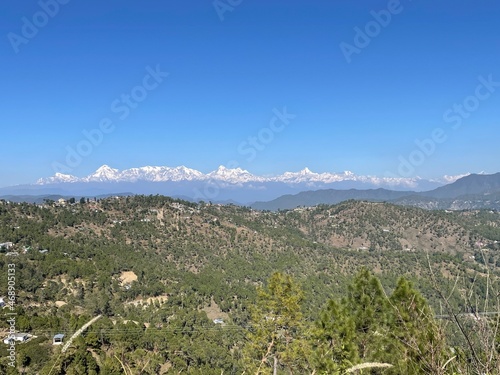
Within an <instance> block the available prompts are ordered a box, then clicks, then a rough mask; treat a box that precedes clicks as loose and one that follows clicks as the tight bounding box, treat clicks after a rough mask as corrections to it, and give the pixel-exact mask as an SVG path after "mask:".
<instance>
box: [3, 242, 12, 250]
mask: <svg viewBox="0 0 500 375" xmlns="http://www.w3.org/2000/svg"><path fill="white" fill-rule="evenodd" d="M12 246H14V243H13V242H2V243H0V249H1V248H4V249H5V250H9V249H10V248H11V247H12Z"/></svg>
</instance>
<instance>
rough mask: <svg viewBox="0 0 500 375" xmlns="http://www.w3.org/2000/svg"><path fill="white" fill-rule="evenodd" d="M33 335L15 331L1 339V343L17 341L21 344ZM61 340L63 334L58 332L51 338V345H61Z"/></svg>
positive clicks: (6, 343) (7, 343)
mask: <svg viewBox="0 0 500 375" xmlns="http://www.w3.org/2000/svg"><path fill="white" fill-rule="evenodd" d="M33 337H36V336H33V335H30V334H29V333H22V332H16V333H14V334H11V335H9V336H7V337H6V338H5V339H3V343H4V344H5V345H12V344H17V343H19V344H22V343H24V342H27V341H29V340H30V339H32V338H33ZM63 341H64V335H63V334H62V333H58V334H57V335H54V337H53V338H52V345H62V344H63Z"/></svg>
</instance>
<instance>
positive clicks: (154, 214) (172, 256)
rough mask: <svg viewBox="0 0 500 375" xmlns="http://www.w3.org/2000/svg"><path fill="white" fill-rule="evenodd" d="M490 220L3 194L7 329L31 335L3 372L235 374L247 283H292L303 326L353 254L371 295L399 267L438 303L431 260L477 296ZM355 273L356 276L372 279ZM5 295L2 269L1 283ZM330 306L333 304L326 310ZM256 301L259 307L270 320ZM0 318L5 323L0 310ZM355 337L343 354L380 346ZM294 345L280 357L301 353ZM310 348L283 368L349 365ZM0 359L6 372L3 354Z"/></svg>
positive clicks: (334, 296)
mask: <svg viewBox="0 0 500 375" xmlns="http://www.w3.org/2000/svg"><path fill="white" fill-rule="evenodd" d="M499 224H500V215H499V214H498V213H497V212H493V211H463V212H446V211H425V210H421V209H418V208H412V207H402V206H395V205H391V204H385V203H370V202H360V201H347V202H344V203H341V204H338V205H334V206H327V205H322V206H317V207H313V208H303V209H295V210H289V211H282V212H262V211H255V210H252V209H250V208H246V207H238V206H233V205H226V206H223V205H212V204H208V203H203V202H201V203H199V204H196V203H190V202H186V201H180V200H174V199H171V198H168V197H163V196H135V197H113V198H106V199H101V200H97V201H93V200H85V199H82V200H80V201H79V200H78V199H77V200H76V201H75V200H72V203H69V202H66V203H62V202H61V203H56V202H52V201H50V202H47V203H46V204H43V205H32V204H25V203H22V204H17V203H8V202H5V201H2V202H1V203H0V243H3V246H2V247H1V248H0V268H1V269H2V272H3V273H2V274H4V275H7V268H8V267H9V264H14V265H15V269H16V293H17V300H16V305H15V309H16V312H17V313H18V319H17V322H16V324H17V330H18V331H20V332H27V333H29V334H30V335H34V336H36V337H33V338H32V339H30V341H29V342H27V343H23V344H19V345H17V350H18V361H21V362H20V363H18V364H17V370H16V371H21V370H22V369H23V368H26V369H28V370H27V371H28V373H37V371H38V372H40V373H41V374H47V373H49V371H50V369H51V368H52V367H53V368H54V369H56V370H53V372H52V374H54V373H58V374H63V373H71V374H80V373H81V374H84V373H89V374H90V373H96V374H97V373H106V374H115V373H116V374H119V373H125V372H123V371H125V370H123V368H126V367H127V366H130V367H131V368H132V369H134V371H133V372H132V373H141V372H140V370H141V369H142V371H143V372H142V373H144V374H155V373H179V372H185V373H200V374H211V373H213V374H220V373H221V372H222V371H224V373H234V374H241V373H242V372H243V371H244V370H245V368H249V369H251V368H253V367H252V366H253V365H252V363H259V360H262V357H261V358H260V359H258V360H256V361H257V362H252V359H251V358H252V356H251V355H249V354H248V351H249V350H250V349H249V347H248V345H249V342H250V343H253V344H255V345H257V344H256V343H257V342H260V341H259V340H261V339H262V340H264V341H265V339H263V338H262V337H260V336H259V331H258V330H256V328H255V322H256V317H255V311H254V307H255V306H258V304H259V303H262V301H264V300H265V298H271V297H269V295H268V297H265V293H264V294H262V293H263V292H262V291H261V293H258V292H257V290H258V287H260V286H264V287H265V288H270V287H271V286H272V285H274V284H275V287H276V289H272V288H271V289H267V292H268V293H270V295H271V296H272V295H274V294H273V293H275V292H276V291H277V290H281V289H280V288H281V286H282V284H283V285H289V287H291V285H294V288H295V287H297V288H299V289H300V293H299V292H297V293H298V294H297V295H300V294H301V293H303V303H301V304H299V301H297V304H298V305H297V308H298V309H299V310H298V313H300V314H299V315H294V317H295V318H294V319H295V320H294V322H295V323H294V324H295V325H297V327H298V326H301V327H302V326H304V327H305V328H304V329H306V330H307V332H309V333H308V334H307V335H309V334H311V335H312V333H311V332H312V331H311V330H313V329H312V327H315V326H316V325H317V322H318V320H321V319H326V318H325V317H324V312H325V311H329V313H328V314H330V315H331V316H332V317H334V316H335V314H336V312H335V311H333V310H331V309H335V308H337V307H335V308H334V307H332V306H333V305H331V306H330V305H328V303H330V302H328V301H330V300H331V301H335V300H340V298H341V297H345V296H348V293H349V292H348V291H349V290H351V289H350V288H349V287H348V286H349V285H350V283H351V281H352V280H353V279H352V278H353V276H354V275H355V274H356V273H357V272H359V271H360V270H361V269H362V267H366V269H368V270H371V271H372V272H373V273H375V274H376V275H377V278H378V280H380V281H381V283H382V284H381V287H383V288H384V293H382V294H381V296H382V295H385V294H387V295H390V294H391V293H393V292H395V291H397V290H398V289H397V285H398V278H399V277H401V276H405V277H406V278H407V279H408V280H411V281H412V282H413V284H414V286H415V287H416V288H417V289H419V290H420V291H421V292H422V294H423V295H424V297H425V298H427V300H428V301H429V302H430V304H431V306H433V307H434V309H435V310H436V311H437V310H438V309H441V307H442V303H441V302H442V301H440V296H439V293H438V292H437V291H436V289H435V288H434V287H433V285H434V286H435V284H433V282H432V278H431V277H430V272H431V271H430V268H429V265H430V267H431V268H432V270H433V271H434V272H435V280H434V281H435V283H438V284H439V285H440V286H442V287H443V288H445V289H446V288H447V285H448V284H449V285H454V284H453V283H454V282H456V279H455V276H459V277H460V280H462V281H464V282H468V280H469V279H470V278H472V279H474V280H475V282H474V284H473V287H472V291H474V292H475V293H477V295H476V296H477V300H478V301H482V300H483V297H484V296H485V294H486V293H485V288H488V285H490V286H491V284H487V283H486V279H485V277H486V275H487V274H488V272H489V274H490V275H491V277H493V275H496V273H497V265H498V266H500V257H499V256H498V255H497V253H498V243H497V242H496V241H499V240H500V226H499ZM10 243H12V244H10ZM275 272H280V274H278V276H276V274H275ZM363 272H364V271H362V272H361V274H360V275H364V276H359V277H361V278H363V277H364V278H365V279H366V280H368V279H370V278H372V277H373V276H371V275H370V274H367V273H363ZM273 275H274V276H273ZM283 275H285V276H283ZM270 277H271V280H270V279H269V278H270ZM272 277H274V279H272ZM4 279H5V278H4ZM268 280H270V281H269V282H268ZM272 280H274V281H272ZM271 281H272V282H271ZM358 281H359V280H358ZM462 281H461V282H462ZM273 282H274V284H273ZM359 282H361V281H359ZM287 283H288V284H287ZM280 285H281V286H280ZM460 285H461V284H460ZM465 287H466V286H465V284H464V286H463V288H465ZM463 288H462V286H460V287H456V288H455V289H454V292H453V293H451V295H452V298H451V299H450V300H449V302H450V306H451V307H453V308H456V309H457V311H462V312H463V311H468V310H470V306H468V305H467V303H464V302H463V301H462V299H461V294H460V293H461V291H462V290H464V289H463ZM285 289H286V288H285ZM299 289H297V290H299ZM379 292H380V291H379ZM379 292H377V293H379ZM448 292H449V291H448ZM7 295H8V290H7V284H6V283H5V282H4V281H3V280H2V282H1V283H0V296H4V297H6V296H7ZM380 298H382V297H380ZM259 301H260V302H259ZM332 303H333V302H332ZM353 303H354V302H353ZM384 303H385V302H384ZM422 303H424V302H422ZM327 305H328V306H330V308H331V309H330V310H324V309H325V308H326V307H325V306H327ZM339 306H340V305H339ZM440 306H441V307H440ZM351 307H352V306H351ZM358 307H359V306H358ZM338 308H339V309H340V307H338ZM352 308H353V309H354V308H355V307H352ZM467 309H468V310H467ZM339 311H340V310H339ZM439 312H442V311H441V310H440V311H439ZM97 314H103V316H104V317H103V318H102V319H100V320H99V321H98V322H96V323H95V324H94V325H93V326H92V327H90V328H89V330H88V332H87V333H86V334H84V335H83V337H81V338H80V339H78V340H76V341H75V342H74V343H73V344H72V347H71V348H70V350H69V351H68V354H66V355H64V356H62V357H58V356H59V352H60V348H59V347H57V346H52V345H51V340H52V336H53V335H54V334H56V333H64V334H66V335H67V336H68V337H69V335H71V334H72V333H73V332H75V331H76V330H77V329H78V328H79V327H81V326H82V325H83V324H84V323H85V322H86V321H88V320H90V319H91V318H92V317H94V316H96V315H97ZM266 314H267V313H266ZM266 314H264V318H263V317H262V316H261V318H260V319H264V320H266V321H267V320H268V319H267V318H265V316H268V315H266ZM332 314H333V315H332ZM431 315H432V314H431ZM298 316H300V319H299V320H297V319H298V318H297V317H298ZM332 319H333V318H332ZM384 319H385V318H384ZM323 323H324V324H326V322H325V321H323ZM354 323H355V322H354ZM354 323H353V324H354ZM290 324H291V323H290ZM346 324H348V325H349V324H351V323H346ZM432 324H434V323H432ZM2 327H3V328H4V329H5V330H7V328H8V324H7V322H6V321H3V322H2ZM252 327H253V328H252ZM307 327H309V328H307ZM337 328H338V329H344V328H345V327H344V328H342V327H337ZM301 329H302V328H301ZM331 329H334V328H331ZM335 329H336V328H335ZM313 331H314V330H313ZM262 334H263V335H264V333H262ZM290 334H291V333H290ZM6 335H7V331H5V333H4V336H6ZM252 335H254V336H252ZM255 335H256V336H255ZM301 335H302V336H304V335H306V334H305V333H303V332H302V333H301ZM307 335H306V336H307ZM257 336H259V337H260V338H258V337H257ZM292 336H293V335H292ZM320 336H321V335H320ZM308 337H309V336H308ZM311 337H312V336H311ZM314 337H316V338H315V339H312V338H311V340H312V341H311V342H314V343H316V344H313V343H312V344H311V345H312V346H311V348H312V349H311V350H312V351H313V352H314V353H316V354H317V353H320V351H321V350H322V349H321V350H320V346H321V345H322V344H321V345H320V344H318V342H319V341H318V340H320V341H321V340H322V339H320V338H319V336H314ZM314 340H316V341H314ZM356 340H357V339H356V338H355V337H353V338H352V342H351V343H350V344H352V345H354V344H355V343H356V342H357V341H356ZM297 342H298V341H297ZM307 342H308V343H311V342H309V341H307ZM458 344H459V343H458ZM266 345H269V342H267V344H263V347H265V348H267V346H266ZM308 345H309V344H308ZM315 345H316V346H315ZM318 345H319V346H318ZM377 345H378V344H377ZM387 345H389V344H387ZM314 347H316V349H314ZM261 349H262V348H261ZM323 349H324V348H323ZM2 350H3V349H2ZM259 350H260V349H257V348H255V351H256V353H257V352H259ZM273 350H274V349H273ZM280 350H281V349H280ZM283 350H285V349H283ZM287 350H288V349H287ZM297 350H298V349H297ZM325 350H326V349H325ZM352 350H353V351H352V353H351V354H352V357H349V358H348V359H349V361H351V364H356V363H362V362H366V361H367V360H371V359H373V360H375V359H379V360H382V358H381V357H377V355H375V354H373V356H371V355H368V354H366V353H365V354H366V355H364V354H363V355H361V354H360V353H358V352H356V351H355V350H354V349H352ZM299 352H300V351H298V352H296V353H295V352H294V353H295V354H293V355H296V358H303V357H301V355H305V354H304V353H302V354H300V353H299ZM326 352H328V350H326ZM245 353H246V354H245ZM276 353H278V347H276ZM280 353H281V352H280ZM283 353H284V352H283ZM287 353H288V352H287ZM0 354H2V357H6V356H7V354H6V353H3V352H2V353H0ZM4 354H6V355H4ZM265 354H266V350H264V353H262V355H263V356H264V355H265ZM268 354H269V353H268ZM351 354H349V355H351ZM276 355H278V354H276ZM283 355H284V354H283ZM286 355H292V354H290V353H288V354H286ZM318 355H319V354H318ZM339 355H340V354H339ZM284 356H285V355H284ZM346 356H347V354H346ZM285 357H286V356H285ZM285 357H283V358H282V359H281V360H280V361H279V364H280V365H279V366H280V369H281V370H283V371H285V370H286V369H287V368H288V367H287V366H291V365H289V364H287V363H289V362H287V360H285ZM117 359H119V360H117ZM344 359H346V360H347V357H346V358H344ZM385 360H388V359H385ZM297 361H299V359H297ZM317 361H319V362H315V363H316V364H312V363H311V364H308V365H307V366H310V367H308V369H309V370H308V371H309V372H302V371H301V370H297V369H298V368H299V367H300V366H305V363H302V362H301V364H300V366H299V365H298V364H297V366H299V367H297V368H296V373H312V372H313V370H314V368H318V369H319V368H321V366H323V367H324V366H327V365H326V364H325V363H326V362H328V363H330V362H331V363H337V365H338V370H339V371H341V369H342V368H344V367H342V366H344V365H345V366H347V365H346V363H347V362H345V363H344V362H342V361H343V360H340V359H339V360H338V361H337V360H335V359H332V358H330V357H328V358H327V359H325V358H323V362H321V361H322V360H321V359H318V360H317ZM324 361H326V362H324ZM332 361H333V362H332ZM336 361H337V362H336ZM265 362H266V366H267V364H268V363H267V361H265ZM271 362H272V361H271ZM292 362H293V361H292ZM320 363H322V364H320ZM331 363H330V364H331ZM341 363H343V365H341ZM337 365H335V366H337ZM0 366H4V367H2V368H0V370H2V369H3V370H5V371H14V370H12V369H11V368H9V366H8V365H7V364H6V362H5V361H4V362H0ZM311 366H312V367H311ZM315 366H316V367H315ZM328 366H330V365H328ZM331 366H334V365H331ZM304 368H305V367H304ZM325 368H326V367H325ZM332 368H333V367H332ZM3 370H2V371H3ZM266 371H267V370H266ZM286 371H288V370H286ZM325 371H326V370H325ZM384 371H385V370H384ZM7 373H8V372H7ZM12 373H16V372H12ZM283 373H285V372H283ZM286 373H288V372H286ZM326 373H334V372H326ZM384 373H390V372H384ZM396 373H397V372H396ZM408 373H412V372H408Z"/></svg>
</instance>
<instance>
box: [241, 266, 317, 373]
mask: <svg viewBox="0 0 500 375" xmlns="http://www.w3.org/2000/svg"><path fill="white" fill-rule="evenodd" d="M302 299H303V293H302V290H301V289H300V287H299V286H298V285H297V284H296V283H295V282H294V281H293V280H292V278H291V277H290V276H289V275H284V274H282V273H279V272H277V273H274V274H273V275H272V276H271V278H270V279H269V281H268V285H267V288H265V289H259V291H258V298H257V303H256V305H255V306H254V308H253V309H252V313H251V317H252V321H251V326H252V330H251V333H250V334H249V335H248V342H247V344H246V346H245V348H244V362H245V368H246V370H247V372H248V373H250V374H277V373H278V370H279V369H282V368H284V369H288V371H289V372H291V373H308V372H312V370H308V368H309V358H311V352H310V350H309V345H308V341H307V339H306V329H305V323H304V318H303V316H302V313H301V307H300V303H301V302H302Z"/></svg>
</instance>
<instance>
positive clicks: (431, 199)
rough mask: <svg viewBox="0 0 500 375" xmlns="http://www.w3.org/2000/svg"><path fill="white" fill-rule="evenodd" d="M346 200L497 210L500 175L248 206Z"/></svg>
mask: <svg viewBox="0 0 500 375" xmlns="http://www.w3.org/2000/svg"><path fill="white" fill-rule="evenodd" d="M349 199H354V200H367V201H374V202H391V203H395V204H399V205H405V206H415V207H420V208H426V209H453V210H460V209H478V208H490V209H496V210H500V173H495V174H491V175H480V174H471V175H468V176H465V177H462V178H460V179H458V180H456V181H455V182H453V183H451V184H448V185H445V186H442V187H438V188H436V189H433V190H430V191H425V192H416V191H394V190H387V189H368V190H357V189H350V190H335V189H327V190H316V191H304V192H301V193H298V194H295V195H290V194H289V195H283V196H281V197H279V198H276V199H273V200H271V201H268V202H255V203H253V204H251V205H250V206H251V207H252V208H254V209H259V210H270V211H276V210H284V209H293V208H296V207H299V206H316V205H319V204H337V203H339V202H342V201H345V200H349Z"/></svg>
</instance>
